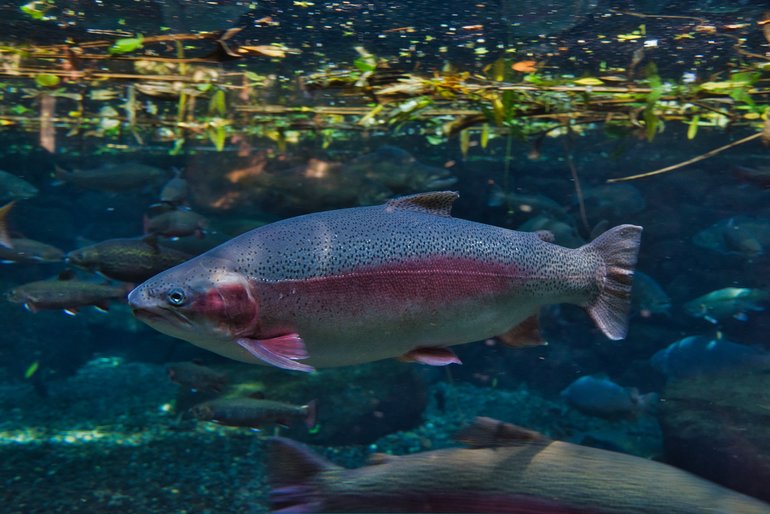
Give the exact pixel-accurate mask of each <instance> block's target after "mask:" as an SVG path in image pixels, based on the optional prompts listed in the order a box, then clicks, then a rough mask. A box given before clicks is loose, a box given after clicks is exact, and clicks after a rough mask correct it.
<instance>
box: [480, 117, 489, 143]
mask: <svg viewBox="0 0 770 514" xmlns="http://www.w3.org/2000/svg"><path fill="white" fill-rule="evenodd" d="M487 143H489V123H484V124H483V125H482V126H481V148H482V150H486V149H487Z"/></svg>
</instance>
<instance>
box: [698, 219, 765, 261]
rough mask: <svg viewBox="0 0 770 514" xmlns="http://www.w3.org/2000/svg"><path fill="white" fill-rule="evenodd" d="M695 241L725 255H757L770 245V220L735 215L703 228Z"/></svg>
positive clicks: (751, 256)
mask: <svg viewBox="0 0 770 514" xmlns="http://www.w3.org/2000/svg"><path fill="white" fill-rule="evenodd" d="M693 243H695V244H696V245H698V246H700V247H702V248H708V249H710V250H714V251H717V252H719V253H722V254H725V255H742V256H744V257H746V258H753V257H757V256H759V255H762V254H763V253H765V249H766V248H767V246H768V245H770V220H768V219H765V218H751V217H748V216H734V217H732V218H728V219H725V220H722V221H720V222H718V223H715V224H714V225H712V226H710V227H708V228H706V229H704V230H701V231H700V232H698V233H697V234H695V237H693Z"/></svg>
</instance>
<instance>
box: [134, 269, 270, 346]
mask: <svg viewBox="0 0 770 514" xmlns="http://www.w3.org/2000/svg"><path fill="white" fill-rule="evenodd" d="M195 261H196V260H193V261H190V262H187V263H184V264H181V265H179V266H177V267H175V268H172V269H170V270H167V271H165V272H163V273H160V274H159V275H156V276H154V277H153V278H151V279H149V280H148V281H146V282H144V283H143V284H140V285H139V286H138V287H137V288H136V289H134V290H133V291H131V293H130V294H129V295H128V303H129V305H130V306H131V309H132V310H133V312H134V315H135V316H136V317H137V318H138V319H140V320H141V321H143V322H145V323H147V324H148V325H150V326H151V327H152V328H154V329H156V330H158V331H159V332H163V333H164V334H168V335H170V336H173V337H178V338H180V339H184V340H186V341H189V342H191V343H193V344H196V345H198V346H203V347H204V348H208V349H211V350H214V351H217V350H216V349H214V348H212V346H217V345H218V344H221V343H224V342H229V341H232V340H233V339H234V338H237V337H240V336H248V335H252V334H256V333H257V332H258V331H259V306H258V302H257V299H256V296H255V295H254V288H253V285H252V283H251V281H250V280H249V279H248V278H247V277H245V276H243V275H242V274H240V273H236V272H234V271H231V270H229V269H228V267H227V266H221V265H212V264H211V263H205V262H200V261H198V262H195ZM218 353H219V352H218Z"/></svg>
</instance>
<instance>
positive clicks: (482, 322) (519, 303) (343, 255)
mask: <svg viewBox="0 0 770 514" xmlns="http://www.w3.org/2000/svg"><path fill="white" fill-rule="evenodd" d="M457 197H458V194H457V193H454V192H435V193H424V194H417V195H411V196H405V197H401V198H396V199H393V200H391V201H389V202H387V203H386V204H384V205H378V206H373V207H358V208H351V209H341V210H335V211H327V212H320V213H316V214H308V215H305V216H299V217H295V218H289V219H286V220H283V221H279V222H276V223H272V224H269V225H265V226H263V227H260V228H257V229H255V230H252V231H250V232H247V233H246V234H243V235H241V236H238V237H236V238H235V239H232V240H230V241H228V242H226V243H224V244H222V245H220V246H218V247H216V248H214V249H212V250H210V251H208V252H206V253H204V254H202V255H200V256H198V257H195V258H194V259H191V260H190V261H187V262H185V263H183V264H180V265H179V266H176V267H174V268H171V269H169V270H166V271H165V272H163V273H160V274H159V275H157V276H155V277H153V278H151V279H149V280H148V281H147V282H145V283H143V284H141V285H139V286H138V287H137V288H136V289H134V290H133V291H132V292H131V294H130V295H129V303H130V305H131V307H132V309H133V312H134V314H135V315H136V316H137V318H139V319H140V320H142V321H144V322H146V323H147V324H149V325H150V326H152V327H153V328H155V329H157V330H159V331H161V332H163V333H166V334H168V335H171V336H174V337H178V338H181V339H185V340H187V341H189V342H191V343H193V344H195V345H198V346H201V347H203V348H207V349H209V350H211V351H214V352H216V353H219V354H221V355H224V356H226V357H230V358H232V359H236V360H239V361H244V362H252V363H268V364H272V365H274V366H278V367H281V368H286V369H293V370H300V371H310V370H312V369H313V366H315V367H333V366H344V365H350V364H357V363H364V362H371V361H376V360H380V359H386V358H390V357H398V356H402V357H404V358H406V359H407V360H413V361H418V362H422V363H425V364H431V365H444V364H449V363H451V362H459V359H458V358H457V357H456V356H455V355H454V353H453V352H452V351H451V350H450V349H449V348H448V347H450V346H452V345H457V344H462V343H467V342H470V341H477V340H481V339H486V338H489V337H493V336H497V335H502V334H506V333H508V332H510V331H512V330H513V331H516V329H517V327H518V326H519V325H520V324H522V325H525V326H526V327H528V329H530V332H533V331H535V329H536V324H535V323H534V319H533V318H534V315H536V313H537V311H538V309H539V308H540V307H541V306H542V305H545V304H552V303H562V302H567V303H575V304H578V305H582V306H584V307H585V308H586V309H587V310H588V313H589V314H590V316H591V317H592V318H593V320H594V321H595V323H596V324H597V326H598V327H599V328H600V329H601V330H602V332H604V334H606V335H607V336H608V337H609V338H611V339H622V338H623V337H625V334H626V328H627V313H628V309H629V297H630V291H631V279H632V275H633V267H634V265H635V263H636V256H637V252H638V248H639V239H640V235H641V230H642V229H641V227H637V226H633V225H621V226H618V227H615V228H613V229H611V230H609V231H607V232H605V233H604V234H602V235H601V236H599V237H598V238H597V239H596V240H594V241H593V242H592V243H590V244H587V245H585V246H583V247H581V248H577V249H569V248H564V247H561V246H558V245H555V244H552V243H551V242H550V241H551V235H550V233H547V232H538V233H525V232H517V231H513V230H508V229H504V228H500V227H494V226H490V225H483V224H480V223H474V222H471V221H466V220H460V219H456V218H452V217H451V216H450V208H451V205H452V202H453V201H454V200H455V199H456V198H457ZM522 322H524V323H522ZM519 331H521V330H520V329H519ZM300 360H303V361H304V362H298V361H300Z"/></svg>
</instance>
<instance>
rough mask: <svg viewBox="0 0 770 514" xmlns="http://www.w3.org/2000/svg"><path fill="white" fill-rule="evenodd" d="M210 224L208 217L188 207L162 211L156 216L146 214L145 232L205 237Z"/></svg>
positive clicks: (165, 235) (169, 235) (167, 235)
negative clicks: (205, 231) (205, 230)
mask: <svg viewBox="0 0 770 514" xmlns="http://www.w3.org/2000/svg"><path fill="white" fill-rule="evenodd" d="M207 224H208V222H207V220H206V218H204V217H203V216H201V215H200V214H198V213H195V212H193V211H191V210H187V209H177V210H169V211H166V212H162V213H160V214H157V215H155V216H145V218H144V232H145V234H147V235H148V236H150V237H153V238H155V237H158V236H161V237H185V236H192V235H194V236H196V237H199V238H200V237H203V235H204V229H205V228H206V225H207Z"/></svg>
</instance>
